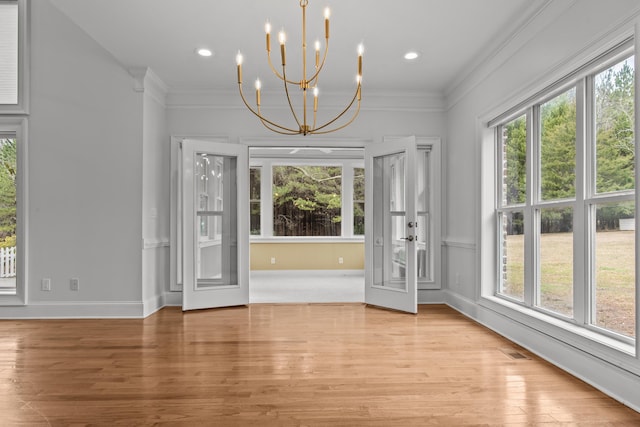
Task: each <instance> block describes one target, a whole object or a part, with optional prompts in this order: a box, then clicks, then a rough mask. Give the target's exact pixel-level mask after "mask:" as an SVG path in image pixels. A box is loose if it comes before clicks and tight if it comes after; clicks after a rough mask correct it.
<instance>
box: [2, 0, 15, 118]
mask: <svg viewBox="0 0 640 427" xmlns="http://www.w3.org/2000/svg"><path fill="white" fill-rule="evenodd" d="M0 104H3V105H15V104H18V4H17V3H16V4H6V3H5V4H3V3H0Z"/></svg>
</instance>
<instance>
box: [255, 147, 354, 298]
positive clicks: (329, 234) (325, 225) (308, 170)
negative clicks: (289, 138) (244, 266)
mask: <svg viewBox="0 0 640 427" xmlns="http://www.w3.org/2000/svg"><path fill="white" fill-rule="evenodd" d="M249 157H250V215H251V221H250V222H251V226H250V229H251V237H250V242H251V251H250V253H251V255H250V257H251V273H250V280H251V287H250V301H251V302H252V303H263V302H269V303H295V302H300V303H305V302H323V303H332V302H363V301H364V183H365V177H364V150H363V149H362V148H349V147H301V146H287V147H252V148H250V150H249Z"/></svg>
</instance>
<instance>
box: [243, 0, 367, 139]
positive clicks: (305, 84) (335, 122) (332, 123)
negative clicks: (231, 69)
mask: <svg viewBox="0 0 640 427" xmlns="http://www.w3.org/2000/svg"><path fill="white" fill-rule="evenodd" d="M308 4H309V0H300V7H301V8H302V78H301V79H300V80H291V79H290V78H289V77H288V76H287V66H286V65H287V61H286V48H285V45H286V39H287V37H286V34H285V32H284V30H283V31H280V33H279V35H278V39H279V42H280V57H281V59H282V61H281V62H282V73H280V72H279V71H278V70H276V68H275V67H274V65H273V62H272V60H271V24H270V23H269V22H268V21H267V23H266V24H265V32H266V41H267V43H266V46H267V58H268V60H269V66H270V67H271V70H272V71H273V74H274V75H275V76H277V78H278V79H279V80H280V81H281V82H282V83H283V84H284V93H285V95H286V99H287V103H288V104H289V109H290V110H291V114H292V115H293V119H294V121H295V123H296V126H295V127H287V126H283V125H280V124H278V123H276V122H274V121H272V120H270V119H267V118H266V117H265V116H264V115H263V114H262V112H261V110H260V107H261V99H260V98H261V97H260V90H261V87H262V84H261V82H260V80H259V79H257V80H256V83H255V88H256V107H255V108H253V107H251V106H250V105H249V103H248V102H247V99H246V98H245V96H244V92H243V91H242V61H243V57H242V54H241V53H240V52H238V55H237V56H236V64H237V67H238V88H239V91H240V96H241V97H242V101H243V102H244V104H245V105H246V106H247V108H248V109H249V110H250V111H251V112H252V113H253V114H255V115H256V116H257V117H258V119H260V121H261V122H262V124H263V125H264V126H265V127H266V128H267V129H269V130H271V131H273V132H276V133H279V134H282V135H300V134H302V135H312V134H326V133H330V132H335V131H337V130H340V129H343V128H345V127H347V126H348V125H350V124H351V123H352V122H353V121H354V120H355V118H356V117H357V116H358V113H359V112H360V100H361V84H362V53H363V50H364V49H363V47H362V45H360V46H358V74H357V77H356V90H355V93H354V95H353V97H352V98H351V101H350V102H349V103H348V104H347V106H346V108H345V109H344V110H342V112H341V113H340V114H338V115H337V116H335V117H334V118H333V119H331V120H329V121H327V122H324V123H321V124H318V123H317V112H318V93H319V91H318V77H319V75H320V72H321V71H322V68H323V67H324V64H325V60H326V59H327V52H328V51H329V15H330V11H329V8H326V9H325V11H324V37H325V47H324V53H323V54H322V55H321V54H320V47H321V46H320V42H319V41H316V42H315V66H314V70H313V71H312V73H311V75H310V76H307V22H306V21H307V18H306V8H307V5H308ZM320 57H322V60H320ZM290 87H297V88H298V89H299V90H300V91H301V95H302V112H296V109H295V108H294V105H293V103H292V101H291V96H290V93H289V89H290ZM309 91H312V93H313V118H310V117H309V116H310V114H309V113H308V112H307V110H308V102H307V92H309ZM354 104H355V105H356V106H355V108H353V110H355V112H354V113H353V115H352V116H351V118H350V119H349V120H348V121H347V122H346V123H344V120H340V119H341V118H342V117H343V116H344V115H345V114H346V113H347V112H348V111H350V110H352V107H354Z"/></svg>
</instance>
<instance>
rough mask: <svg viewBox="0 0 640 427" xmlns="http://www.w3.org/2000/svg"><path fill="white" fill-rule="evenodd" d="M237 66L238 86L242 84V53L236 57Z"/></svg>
mask: <svg viewBox="0 0 640 427" xmlns="http://www.w3.org/2000/svg"><path fill="white" fill-rule="evenodd" d="M236 64H238V84H242V54H241V53H240V51H238V54H237V55H236Z"/></svg>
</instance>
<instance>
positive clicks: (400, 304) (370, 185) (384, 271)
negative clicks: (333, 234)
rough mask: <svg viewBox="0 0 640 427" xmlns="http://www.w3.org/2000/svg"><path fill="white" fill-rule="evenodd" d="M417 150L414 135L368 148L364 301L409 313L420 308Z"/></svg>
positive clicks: (366, 158) (366, 152)
mask: <svg viewBox="0 0 640 427" xmlns="http://www.w3.org/2000/svg"><path fill="white" fill-rule="evenodd" d="M417 154H418V153H417V145H416V138H415V137H408V138H402V139H397V140H390V141H385V143H384V144H371V145H369V146H367V147H366V148H365V175H366V177H367V179H366V183H365V200H367V203H366V206H365V218H366V220H365V264H366V265H365V270H366V271H365V302H366V303H367V304H370V305H375V306H380V307H385V308H390V309H394V310H400V311H406V312H409V313H417V311H418V280H417V256H416V248H417V244H418V234H419V233H418V230H417V227H418V226H419V225H420V224H418V222H417V209H416V199H417V186H416V181H417V176H416V159H417ZM423 226H424V225H423Z"/></svg>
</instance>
